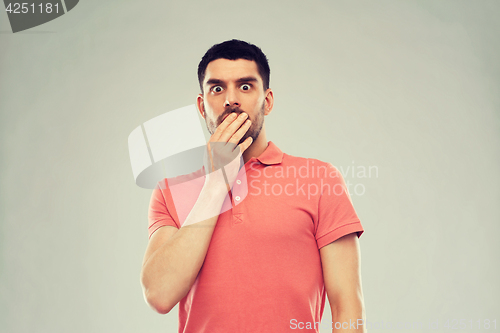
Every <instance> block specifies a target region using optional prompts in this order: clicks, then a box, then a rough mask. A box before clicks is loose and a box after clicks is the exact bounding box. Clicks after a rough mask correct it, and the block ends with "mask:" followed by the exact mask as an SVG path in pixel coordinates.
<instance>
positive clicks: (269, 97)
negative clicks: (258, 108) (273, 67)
mask: <svg viewBox="0 0 500 333" xmlns="http://www.w3.org/2000/svg"><path fill="white" fill-rule="evenodd" d="M265 94H266V99H265V105H264V115H266V116H267V115H268V114H270V113H271V111H272V110H273V106H274V95H273V91H272V90H271V88H268V89H267V90H266V92H265Z"/></svg>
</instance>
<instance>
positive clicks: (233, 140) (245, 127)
mask: <svg viewBox="0 0 500 333" xmlns="http://www.w3.org/2000/svg"><path fill="white" fill-rule="evenodd" d="M250 125H252V122H251V121H250V119H247V120H246V121H245V123H244V124H243V125H241V127H240V128H239V129H238V130H237V131H236V133H234V134H233V136H232V137H231V138H230V139H229V141H228V142H230V143H233V144H234V145H237V144H238V142H240V139H241V138H242V137H243V135H245V133H246V132H247V131H248V129H249V128H250Z"/></svg>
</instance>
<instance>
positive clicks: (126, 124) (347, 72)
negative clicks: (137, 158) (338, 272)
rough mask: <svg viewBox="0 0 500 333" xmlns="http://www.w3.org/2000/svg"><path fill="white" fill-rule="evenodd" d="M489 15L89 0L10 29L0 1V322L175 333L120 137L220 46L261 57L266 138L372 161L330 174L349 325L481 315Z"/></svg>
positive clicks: (469, 8)
mask: <svg viewBox="0 0 500 333" xmlns="http://www.w3.org/2000/svg"><path fill="white" fill-rule="evenodd" d="M499 12H500V2H499V1H484V0H483V1H456V0H455V1H409V0H407V1H356V2H351V1H308V2H306V1H295V2H292V1H274V2H266V1H242V2H240V1H205V2H202V1H199V2H187V1H185V2H182V3H181V2H179V3H173V2H171V1H168V2H167V1H97V0H89V1H81V2H80V3H79V4H78V5H77V6H76V7H75V8H74V9H73V10H72V11H71V12H69V13H68V14H66V15H63V16H62V17H60V18H58V19H56V20H54V21H52V22H49V23H47V24H44V25H42V26H39V27H36V28H34V29H31V30H28V31H26V32H23V33H17V34H12V33H11V32H10V27H9V25H8V22H7V15H6V13H5V12H4V11H3V10H2V12H1V14H0V31H1V33H0V117H1V118H0V147H1V155H0V195H1V197H0V198H1V205H0V218H1V229H0V230H1V234H0V236H1V239H0V242H1V243H0V244H1V257H0V260H1V261H0V297H1V300H0V323H1V324H0V325H1V327H0V330H1V331H2V332H30V333H31V332H176V328H177V310H175V311H173V312H171V313H170V314H168V315H166V316H161V315H159V314H157V313H155V312H154V311H153V310H151V309H150V308H149V307H148V306H147V305H146V304H145V302H144V300H143V297H142V292H141V287H140V284H139V273H140V268H141V263H142V257H143V254H144V251H145V248H146V245H147V241H148V237H147V208H148V203H149V199H150V194H151V191H150V190H146V189H141V188H139V187H137V186H136V185H135V184H134V180H133V177H132V171H131V167H130V160H129V156H128V148H127V137H128V135H129V133H130V132H131V131H132V130H133V129H134V128H135V127H137V126H139V125H140V124H141V123H143V122H145V121H147V120H149V119H151V118H153V117H154V116H157V115H159V114H162V113H164V112H167V111H170V110H173V109H176V108H179V107H182V106H185V105H189V104H193V103H194V102H195V98H196V95H197V94H198V83H197V78H196V66H197V64H198V61H199V60H200V58H201V56H202V55H203V53H204V52H205V51H206V49H208V48H209V47H210V46H211V45H212V44H214V43H218V42H221V41H223V40H226V39H230V38H240V39H244V40H247V41H249V42H252V43H255V44H257V45H259V46H260V47H261V48H262V49H263V50H264V52H265V53H266V54H267V56H268V58H269V61H270V65H271V71H272V72H271V87H272V88H273V90H274V93H275V107H274V110H273V112H272V113H271V114H270V115H269V116H268V117H267V118H266V130H267V134H268V139H269V140H272V141H273V142H275V143H276V144H277V145H278V146H279V147H280V148H281V149H282V150H283V151H284V152H286V153H289V154H292V155H299V156H305V157H313V158H318V159H321V160H324V161H328V162H330V163H332V164H334V165H335V166H337V167H343V168H344V170H346V168H347V167H350V166H351V167H356V169H359V167H368V166H377V168H378V176H377V175H374V174H372V175H371V177H366V178H362V177H357V176H356V174H354V175H352V174H351V173H349V172H346V174H345V179H346V180H347V181H350V182H351V183H353V184H362V186H364V189H365V192H364V194H363V195H356V194H353V202H354V205H355V208H356V210H357V212H358V214H359V216H360V218H361V221H362V224H363V226H364V228H365V234H364V235H363V236H362V237H361V239H360V244H361V251H362V277H363V290H364V297H365V303H366V311H367V318H368V320H370V321H374V322H375V321H378V322H381V321H384V322H388V321H391V322H394V323H397V322H398V321H400V322H414V321H421V322H423V323H424V324H425V323H428V321H429V320H431V321H436V320H439V331H446V330H445V329H444V327H443V325H444V323H445V321H446V320H447V319H465V320H467V321H468V320H471V319H472V320H473V321H476V320H478V319H481V320H483V319H490V320H493V319H497V321H498V320H500V316H498V315H499V305H498V297H499V284H498V282H497V281H498V273H499V268H498V262H499V259H500V258H499V257H500V256H499V254H500V251H499V250H500V246H499V242H498V240H497V237H498V236H497V235H498V232H499V231H500V230H499V222H500V221H499V217H500V210H499V205H498V203H499V202H500V193H499V185H500V184H499V183H500V182H499V174H498V172H499V170H500V158H499V157H500V154H499V153H500V151H499V149H500V128H499V127H500V123H499V118H500V117H499V116H500V100H499V96H500V95H499V85H500V61H499V56H498V54H499V51H500V40H499V38H498V36H499V33H500V23H499V22H500V21H499V20H498V15H499ZM358 189H359V188H358ZM329 311H330V310H329V308H326V309H325V313H324V321H330V320H331V319H330V313H329ZM498 324H500V323H498ZM498 324H497V329H500V328H499V327H498ZM482 328H483V327H482ZM324 331H325V332H326V331H328V330H324ZM372 331H373V330H372ZM381 331H385V332H389V331H391V330H381ZM412 331H418V330H412ZM423 331H427V330H423ZM434 331H436V330H434ZM460 331H461V332H466V331H477V330H470V329H465V330H460Z"/></svg>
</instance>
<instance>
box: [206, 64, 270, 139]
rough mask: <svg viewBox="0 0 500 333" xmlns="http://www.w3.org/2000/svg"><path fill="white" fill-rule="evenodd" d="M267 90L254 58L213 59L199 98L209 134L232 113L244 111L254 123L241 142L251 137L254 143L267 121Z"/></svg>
mask: <svg viewBox="0 0 500 333" xmlns="http://www.w3.org/2000/svg"><path fill="white" fill-rule="evenodd" d="M268 91H270V89H268ZM266 92H267V91H266ZM266 92H264V88H263V82H262V78H261V76H260V74H259V71H258V68H257V64H256V63H255V61H250V60H246V59H237V60H228V59H217V60H214V61H212V62H210V63H209V64H208V66H207V69H206V71H205V79H204V81H203V95H200V96H199V97H198V101H199V102H198V105H199V107H201V109H202V111H203V113H202V114H203V115H204V118H205V122H206V124H207V128H208V131H209V132H210V134H213V133H214V132H215V130H216V128H217V126H219V125H220V124H221V123H222V121H223V120H224V119H225V118H226V117H227V116H228V115H230V114H231V113H232V112H236V113H237V114H240V113H243V112H245V113H247V114H248V118H249V119H250V120H251V121H252V125H251V126H250V128H249V129H248V131H247V132H246V134H245V135H244V136H243V138H241V140H240V142H239V143H242V142H243V141H245V140H246V139H247V138H248V137H252V139H253V142H255V141H256V140H257V137H258V136H259V134H260V131H261V129H262V125H263V124H264V115H266V114H268V113H269V111H270V110H269V100H268V99H269V97H268V98H266V97H267V94H266ZM271 98H272V93H271ZM200 102H201V103H200ZM268 110H269V111H268Z"/></svg>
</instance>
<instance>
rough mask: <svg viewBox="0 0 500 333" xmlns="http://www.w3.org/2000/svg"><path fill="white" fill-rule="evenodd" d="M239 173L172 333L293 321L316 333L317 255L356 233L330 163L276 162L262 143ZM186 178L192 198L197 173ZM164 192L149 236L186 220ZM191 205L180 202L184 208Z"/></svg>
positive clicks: (260, 328) (278, 157)
mask: <svg viewBox="0 0 500 333" xmlns="http://www.w3.org/2000/svg"><path fill="white" fill-rule="evenodd" d="M245 171H246V175H245V172H240V175H239V176H238V178H237V181H236V182H235V184H234V186H233V189H232V197H233V201H232V202H229V203H228V202H226V203H225V205H227V204H229V209H228V210H226V211H225V212H223V213H222V214H221V215H219V219H218V221H217V225H216V227H215V230H214V233H213V235H212V239H211V242H210V246H209V248H208V252H207V255H206V257H205V261H204V264H203V266H202V268H201V270H200V273H199V275H198V277H197V279H196V281H195V283H194V285H193V286H192V288H191V290H190V291H189V293H188V294H187V295H186V297H184V298H183V299H182V300H181V301H180V302H179V332H184V333H202V332H207V333H226V332H227V333H236V332H252V333H254V332H259V333H266V332H270V333H271V332H272V333H278V332H296V331H297V329H298V327H297V323H299V322H303V323H308V322H309V323H313V325H314V323H317V324H316V328H315V329H314V328H313V329H306V328H304V329H299V330H300V331H301V332H319V327H320V326H319V323H320V322H321V318H322V315H323V309H324V305H325V300H326V293H325V288H324V282H323V272H322V267H321V258H320V253H319V249H320V248H321V247H323V246H325V245H327V244H329V243H331V242H333V241H335V240H336V239H338V238H340V237H342V236H345V235H347V234H350V233H353V232H356V233H357V236H358V237H360V236H361V234H362V233H363V227H362V226H361V223H360V220H359V218H358V216H357V215H356V212H355V210H354V207H353V205H352V202H351V199H350V197H349V194H348V193H347V188H346V185H345V183H344V180H343V178H342V175H341V174H340V172H339V171H338V170H337V169H336V168H335V167H333V166H332V165H331V164H329V163H325V162H321V161H319V160H316V159H308V158H301V157H295V156H291V155H288V154H284V153H283V152H282V151H281V150H280V149H279V148H278V147H277V146H276V145H275V144H274V143H272V142H271V141H269V143H268V147H267V148H266V150H265V151H264V152H263V153H262V154H261V155H260V156H259V157H257V158H252V159H250V160H249V161H248V162H247V163H246V164H245ZM186 177H187V178H189V179H195V181H194V182H190V183H189V184H190V185H188V186H190V189H189V191H193V188H194V189H197V190H198V193H199V190H201V187H202V186H203V182H204V180H203V177H202V174H201V173H200V172H195V173H193V174H191V175H188V176H186ZM196 179H198V181H196ZM165 184H166V181H165V180H164V181H162V182H160V183H159V186H157V188H156V189H155V190H153V194H152V197H151V203H150V208H149V237H151V235H152V234H153V232H155V231H156V230H157V229H158V228H160V227H162V226H167V225H169V226H174V227H176V228H180V227H181V226H182V223H181V221H183V218H182V216H185V215H186V212H185V211H184V212H182V210H186V209H187V208H186V207H179V205H178V206H177V207H176V206H175V205H174V201H175V202H179V200H175V199H177V198H173V197H172V195H173V196H174V197H176V196H178V194H176V193H180V192H179V191H172V193H171V192H170V190H169V188H168V186H165ZM170 184H172V183H170ZM196 197H197V196H195V198H191V199H188V198H187V199H186V201H185V202H187V203H188V204H187V206H188V207H189V206H190V205H192V204H194V202H195V201H196ZM228 198H229V197H227V198H226V201H227V200H229V199H228ZM173 199H174V200H173ZM231 206H232V208H231ZM177 210H179V213H178V212H177ZM178 216H181V220H179V217H178ZM304 327H305V326H304Z"/></svg>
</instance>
